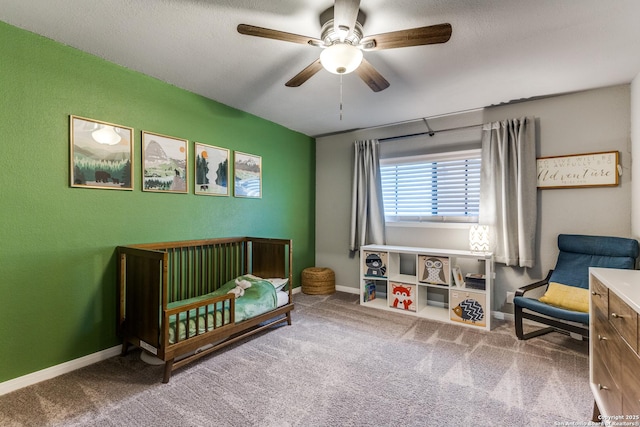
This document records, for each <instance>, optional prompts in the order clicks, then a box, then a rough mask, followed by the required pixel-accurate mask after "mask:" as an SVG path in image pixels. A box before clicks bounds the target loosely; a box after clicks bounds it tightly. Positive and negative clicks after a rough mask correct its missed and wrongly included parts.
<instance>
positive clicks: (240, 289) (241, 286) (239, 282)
mask: <svg viewBox="0 0 640 427" xmlns="http://www.w3.org/2000/svg"><path fill="white" fill-rule="evenodd" d="M250 287H251V282H249V281H248V280H244V279H240V278H238V279H236V287H235V288H233V289H231V290H230V291H229V292H227V293H228V294H234V295H235V296H236V298H240V297H241V296H243V295H244V290H245V289H247V288H250Z"/></svg>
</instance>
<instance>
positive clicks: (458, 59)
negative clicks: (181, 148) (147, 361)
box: [0, 0, 640, 136]
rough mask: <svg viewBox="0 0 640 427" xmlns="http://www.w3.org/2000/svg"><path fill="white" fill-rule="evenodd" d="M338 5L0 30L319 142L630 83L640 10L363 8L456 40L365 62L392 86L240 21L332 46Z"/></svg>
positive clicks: (408, 2)
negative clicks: (370, 83) (31, 35)
mask: <svg viewBox="0 0 640 427" xmlns="http://www.w3.org/2000/svg"><path fill="white" fill-rule="evenodd" d="M332 4H333V2H332V0H278V1H266V0H102V1H87V0H0V20H2V21H5V22H7V23H9V24H12V25H15V26H17V27H21V28H24V29H27V30H30V31H33V32H35V33H38V34H41V35H43V36H46V37H49V38H51V39H53V40H57V41H59V42H62V43H65V44H68V45H70V46H73V47H76V48H78V49H81V50H83V51H86V52H90V53H92V54H95V55H97V56H100V57H102V58H105V59H107V60H109V61H112V62H115V63H117V64H121V65H123V66H125V67H127V68H130V69H133V70H137V71H140V72H142V73H145V74H147V75H150V76H153V77H156V78H158V79H160V80H163V81H165V82H168V83H171V84H173V85H175V86H178V87H181V88H184V89H186V90H189V91H192V92H195V93H198V94H201V95H203V96H206V97H208V98H211V99H214V100H216V101H219V102H222V103H223V104H227V105H230V106H232V107H235V108H238V109H240V110H243V111H246V112H249V113H252V114H255V115H256V116H259V117H263V118H265V119H268V120H271V121H273V122H276V123H279V124H281V125H283V126H286V127H287V128H290V129H293V130H296V131H299V132H302V133H304V134H307V135H310V136H319V135H326V134H330V133H336V132H341V131H346V130H352V129H358V128H366V127H372V126H377V125H383V124H388V123H395V122H401V121H406V120H411V119H417V118H421V117H432V116H437V115H441V114H447V113H452V112H458V111H466V110H470V109H475V108H480V107H485V106H489V105H494V104H499V103H504V102H509V101H512V100H519V99H523V98H531V97H537V96H545V95H552V94H557V93H565V92H572V91H579V90H584V89H590V88H595V87H602V86H609V85H616V84H621V83H629V82H630V81H631V80H632V79H633V78H634V77H635V76H636V75H638V73H639V72H640V23H639V19H640V1H639V0H535V1H533V0H393V1H390V0H362V1H361V5H360V9H361V10H362V11H364V12H365V13H366V15H367V19H366V22H365V24H364V34H365V36H366V35H373V34H379V33H385V32H389V31H396V30H402V29H407V28H414V27H421V26H426V25H433V24H440V23H444V22H449V23H451V25H452V26H453V33H452V36H451V39H450V40H449V42H447V43H445V44H439V45H431V46H417V47H408V48H401V49H393V50H382V51H371V52H365V57H366V58H367V59H368V61H369V62H370V63H371V64H372V65H373V66H374V67H375V68H376V69H377V70H378V71H379V72H380V73H381V74H382V75H383V76H384V77H385V78H386V79H387V80H388V81H389V82H390V83H391V86H390V87H389V88H388V89H386V90H384V91H382V92H378V93H374V92H372V91H371V90H370V89H369V88H368V87H367V86H366V85H365V84H364V83H363V82H362V81H361V80H360V79H359V78H358V77H357V75H356V74H355V73H353V74H349V75H346V76H344V77H343V86H342V92H343V93H342V98H343V118H342V120H340V114H339V102H340V77H339V76H336V75H333V74H330V73H328V72H326V71H325V70H321V71H320V72H319V73H318V74H316V75H315V76H313V77H312V78H311V79H309V80H308V81H307V82H306V83H305V84H303V85H302V86H300V87H298V88H288V87H285V85H284V83H285V82H286V81H288V80H289V79H290V78H291V77H293V76H294V75H296V74H297V73H298V72H299V71H300V70H302V69H303V68H304V67H306V66H307V65H309V64H310V63H311V62H313V61H314V60H315V59H317V57H318V56H319V54H320V49H319V48H314V47H311V46H305V45H301V44H294V43H287V42H283V41H277V40H271V39H263V38H256V37H250V36H246V35H241V34H238V32H237V31H236V27H237V25H238V24H240V23H244V24H251V25H256V26H260V27H267V28H272V29H277V30H281V31H286V32H289V33H295V34H301V35H305V36H311V37H315V38H319V37H320V23H319V14H320V13H321V12H322V11H324V10H325V9H327V8H328V7H330V6H332Z"/></svg>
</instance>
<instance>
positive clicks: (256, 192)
mask: <svg viewBox="0 0 640 427" xmlns="http://www.w3.org/2000/svg"><path fill="white" fill-rule="evenodd" d="M233 195H234V196H235V197H248V198H256V199H260V198H262V157H261V156H256V155H253V154H248V153H243V152H241V151H234V152H233Z"/></svg>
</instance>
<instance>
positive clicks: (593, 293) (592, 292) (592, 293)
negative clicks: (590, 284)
mask: <svg viewBox="0 0 640 427" xmlns="http://www.w3.org/2000/svg"><path fill="white" fill-rule="evenodd" d="M591 295H593V296H594V297H595V296H596V295H600V294H599V293H597V292H596V291H591Z"/></svg>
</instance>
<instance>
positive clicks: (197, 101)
mask: <svg viewBox="0 0 640 427" xmlns="http://www.w3.org/2000/svg"><path fill="white" fill-rule="evenodd" d="M0 40H2V42H1V43H0V135H1V138H2V140H1V141H0V153H1V155H0V180H1V182H2V190H1V191H2V192H1V195H2V196H1V198H0V200H1V202H0V203H1V209H2V221H0V266H1V267H0V313H1V316H2V322H0V339H1V340H2V345H0V361H1V362H2V363H0V382H2V381H5V380H9V379H12V378H16V377H19V376H22V375H25V374H28V373H31V372H34V371H38V370H40V369H44V368H47V367H50V366H54V365H57V364H60V363H62V362H65V361H69V360H72V359H75V358H78V357H81V356H84V355H87V354H91V353H94V352H97V351H100V350H103V349H106V348H110V347H112V346H115V345H117V344H118V343H119V340H118V337H117V336H116V328H115V325H116V278H115V276H116V274H115V269H116V264H115V247H116V246H117V245H121V244H130V243H142V242H152V241H170V240H184V239H197V238H206V237H225V236H243V235H251V236H259V237H282V238H291V239H293V242H294V244H293V248H294V267H295V268H294V270H295V271H294V278H295V279H294V282H295V284H296V285H299V282H300V272H301V271H302V269H303V268H306V267H309V266H311V265H313V264H314V257H315V253H314V247H315V241H314V222H315V218H314V212H315V206H314V200H315V198H314V191H315V141H314V140H313V138H310V137H308V136H305V135H302V134H300V133H297V132H293V131H291V130H289V129H286V128H283V127H281V126H279V125H276V124H274V123H271V122H268V121H266V120H263V119H260V118H257V117H255V116H252V115H249V114H247V113H244V112H242V111H238V110H235V109H233V108H230V107H227V106H225V105H222V104H220V103H217V102H214V101H212V100H210V99H207V98H203V97H201V96H198V95H195V94H193V93H190V92H187V91H185V90H182V89H178V88H176V87H174V86H171V85H169V84H166V83H163V82H161V81H158V80H156V79H153V78H151V77H148V76H145V75H142V74H140V73H137V72H134V71H131V70H128V69H126V68H123V67H120V66H117V65H115V64H112V63H109V62H106V61H104V60H102V59H100V58H97V57H95V56H92V55H89V54H86V53H84V52H81V51H79V50H76V49H72V48H70V47H68V46H64V45H61V44H59V43H56V42H53V41H51V40H49V39H46V38H43V37H40V36H37V35H34V34H32V33H29V32H26V31H23V30H20V29H17V28H15V27H12V26H9V25H7V24H5V23H2V22H0ZM211 84H212V85H216V84H224V83H223V82H217V81H216V78H215V76H211ZM70 114H73V115H78V116H83V117H89V118H94V119H98V120H103V121H107V122H112V123H117V124H120V125H124V126H129V127H133V128H134V129H135V155H134V167H135V190H134V191H115V190H95V189H86V188H71V187H70V186H69V115H70ZM142 130H147V131H152V132H156V133H161V134H165V135H171V136H176V137H180V138H185V139H188V140H189V144H190V148H189V149H190V151H191V152H190V156H189V157H190V163H189V165H190V166H189V167H190V168H191V170H190V174H191V177H190V178H189V179H190V181H191V182H190V183H189V191H190V194H167V193H149V192H142V191H141V175H140V158H141V146H140V132H141V131H142ZM194 141H197V142H201V143H204V144H211V145H217V146H221V147H225V148H229V149H230V150H231V151H233V150H239V151H243V152H247V153H252V154H256V155H260V156H262V162H263V195H262V198H261V199H244V198H234V197H213V196H199V195H194V194H193V175H192V171H193V169H192V165H193V163H192V161H193V142H194Z"/></svg>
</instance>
